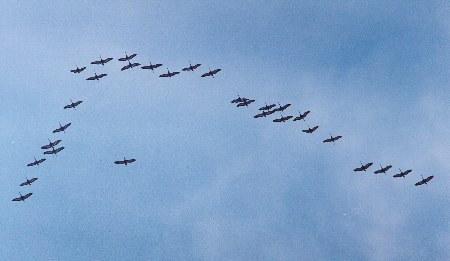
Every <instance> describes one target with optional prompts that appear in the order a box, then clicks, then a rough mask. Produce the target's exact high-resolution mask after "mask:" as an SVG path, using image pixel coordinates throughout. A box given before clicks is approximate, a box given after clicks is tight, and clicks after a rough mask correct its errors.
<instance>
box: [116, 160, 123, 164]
mask: <svg viewBox="0 0 450 261" xmlns="http://www.w3.org/2000/svg"><path fill="white" fill-rule="evenodd" d="M114 163H115V164H125V161H124V160H117V161H114Z"/></svg>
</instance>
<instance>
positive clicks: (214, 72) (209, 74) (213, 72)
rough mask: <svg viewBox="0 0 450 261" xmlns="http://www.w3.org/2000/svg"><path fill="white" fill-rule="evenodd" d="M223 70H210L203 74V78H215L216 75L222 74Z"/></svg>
mask: <svg viewBox="0 0 450 261" xmlns="http://www.w3.org/2000/svg"><path fill="white" fill-rule="evenodd" d="M221 70H222V69H215V70H212V71H211V69H210V70H209V72H207V73H204V74H202V77H208V76H212V77H213V78H214V74H216V73H218V72H220V71H221Z"/></svg>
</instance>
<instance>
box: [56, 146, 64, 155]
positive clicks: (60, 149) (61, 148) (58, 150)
mask: <svg viewBox="0 0 450 261" xmlns="http://www.w3.org/2000/svg"><path fill="white" fill-rule="evenodd" d="M63 149H64V147H60V148H57V149H56V150H55V154H56V153H58V152H60V151H62V150H63Z"/></svg>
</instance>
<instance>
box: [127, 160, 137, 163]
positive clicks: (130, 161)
mask: <svg viewBox="0 0 450 261" xmlns="http://www.w3.org/2000/svg"><path fill="white" fill-rule="evenodd" d="M125 161H126V162H127V163H133V162H135V161H136V160H135V159H129V160H125Z"/></svg>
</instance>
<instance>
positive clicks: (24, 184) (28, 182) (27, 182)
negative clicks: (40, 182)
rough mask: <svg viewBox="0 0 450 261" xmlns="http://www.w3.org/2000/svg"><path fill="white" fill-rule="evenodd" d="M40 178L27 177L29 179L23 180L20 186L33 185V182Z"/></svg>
mask: <svg viewBox="0 0 450 261" xmlns="http://www.w3.org/2000/svg"><path fill="white" fill-rule="evenodd" d="M37 179H38V178H32V179H27V181H25V182H23V183H22V184H20V186H21V187H22V186H26V185H28V186H31V183H33V182H35V181H36V180H37Z"/></svg>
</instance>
